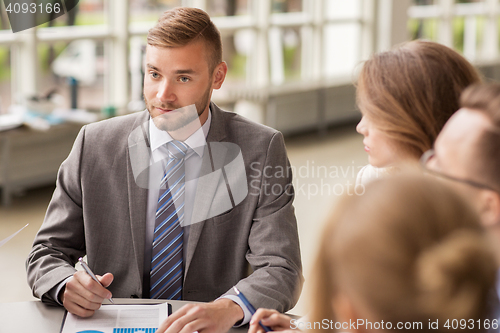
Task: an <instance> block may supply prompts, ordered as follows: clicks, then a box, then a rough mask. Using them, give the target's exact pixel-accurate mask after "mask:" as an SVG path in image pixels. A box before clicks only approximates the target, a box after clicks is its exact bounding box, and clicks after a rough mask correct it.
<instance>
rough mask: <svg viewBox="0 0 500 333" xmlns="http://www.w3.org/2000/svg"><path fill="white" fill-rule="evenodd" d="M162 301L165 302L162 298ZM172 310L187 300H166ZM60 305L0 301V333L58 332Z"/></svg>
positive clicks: (118, 300) (131, 301)
mask: <svg viewBox="0 0 500 333" xmlns="http://www.w3.org/2000/svg"><path fill="white" fill-rule="evenodd" d="M113 300H114V301H115V303H116V304H145V303H148V304H155V303H161V302H162V301H161V300H151V299H127V298H114V299H113ZM163 302H167V301H166V300H163ZM168 302H169V303H170V304H172V311H173V312H175V311H177V310H178V309H180V308H181V307H182V306H183V305H185V304H188V303H194V302H188V301H168ZM64 311H65V310H64V309H63V308H62V307H55V306H48V305H45V304H43V303H42V302H41V301H32V302H18V303H0V332H1V333H28V332H36V333H58V332H60V330H61V324H62V319H63V316H64ZM246 331H247V328H246V327H245V328H237V329H236V328H232V329H230V330H229V332H231V333H242V332H246Z"/></svg>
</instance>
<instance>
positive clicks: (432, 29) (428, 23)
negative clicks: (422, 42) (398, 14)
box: [408, 18, 438, 41]
mask: <svg viewBox="0 0 500 333" xmlns="http://www.w3.org/2000/svg"><path fill="white" fill-rule="evenodd" d="M437 26H438V24H437V20H436V19H433V18H432V19H410V20H408V29H409V30H410V36H411V38H412V39H420V38H423V39H429V40H434V41H435V40H436V39H437Z"/></svg>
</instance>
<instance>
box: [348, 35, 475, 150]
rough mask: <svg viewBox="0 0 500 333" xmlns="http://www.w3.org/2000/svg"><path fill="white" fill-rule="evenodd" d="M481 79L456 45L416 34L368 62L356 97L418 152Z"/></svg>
mask: <svg viewBox="0 0 500 333" xmlns="http://www.w3.org/2000/svg"><path fill="white" fill-rule="evenodd" d="M480 81H481V78H480V75H479V74H478V72H477V70H476V69H475V68H474V67H473V66H472V65H471V64H470V63H469V62H468V61H467V60H466V59H465V58H464V57H462V56H461V55H460V54H458V53H457V52H456V51H454V50H452V49H450V48H448V47H446V46H444V45H441V44H438V43H434V42H429V41H422V40H416V41H411V42H407V43H404V44H402V45H400V46H397V47H396V48H394V49H392V50H390V51H387V52H381V53H377V54H375V55H373V56H372V57H371V58H370V59H369V60H368V61H366V62H365V63H364V65H363V68H362V69H361V73H360V76H359V79H358V84H357V85H358V88H357V103H358V106H359V108H360V109H361V111H362V112H363V113H364V114H365V115H367V116H368V117H369V118H370V119H372V120H373V121H374V122H375V123H376V124H377V125H378V126H379V128H380V129H381V130H382V131H384V132H386V133H387V135H388V136H389V137H391V138H392V139H394V140H395V141H396V142H397V143H398V144H399V145H400V146H402V147H403V148H404V149H405V150H407V151H408V152H409V153H411V154H412V155H415V157H416V158H419V157H420V156H421V155H422V154H423V153H424V152H425V151H426V150H428V149H430V148H432V145H433V143H434V141H435V139H436V137H437V135H438V134H439V132H440V131H441V129H442V128H443V126H444V124H445V123H446V121H447V120H448V119H449V118H450V117H451V115H452V114H453V113H454V112H455V111H457V110H458V101H459V98H460V94H461V93H462V91H463V90H464V89H465V88H466V87H467V86H469V85H470V84H473V83H477V82H480Z"/></svg>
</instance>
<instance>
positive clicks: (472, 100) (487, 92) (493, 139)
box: [460, 83, 500, 191]
mask: <svg viewBox="0 0 500 333" xmlns="http://www.w3.org/2000/svg"><path fill="white" fill-rule="evenodd" d="M460 107H462V108H467V109H469V110H471V111H476V112H481V113H482V114H484V115H485V116H487V117H488V119H489V120H490V127H488V128H487V129H486V130H485V131H483V133H481V136H480V138H479V140H478V144H477V151H476V156H477V158H478V159H477V160H476V161H477V163H479V165H478V166H477V169H476V170H478V171H479V172H480V173H481V175H482V178H483V179H484V180H485V181H486V182H490V183H491V185H492V186H493V187H494V188H495V189H497V190H498V191H500V171H499V170H500V84H498V83H485V84H474V85H472V86H470V87H469V88H467V89H466V90H465V91H464V92H463V94H462V96H461V98H460Z"/></svg>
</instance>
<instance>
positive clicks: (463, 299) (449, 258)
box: [249, 175, 498, 333]
mask: <svg viewBox="0 0 500 333" xmlns="http://www.w3.org/2000/svg"><path fill="white" fill-rule="evenodd" d="M496 270H497V266H496V262H495V259H494V256H493V253H492V251H491V249H490V247H489V246H488V240H487V238H486V235H485V234H484V231H483V230H482V228H481V227H480V225H479V223H478V217H477V215H476V214H475V213H474V212H473V211H472V209H471V208H469V206H468V205H467V204H466V203H465V202H464V201H463V200H462V198H461V197H459V196H458V195H457V194H455V193H454V192H453V191H452V190H450V189H448V188H447V187H446V186H445V185H444V184H442V183H440V182H436V181H435V180H433V179H430V178H428V177H425V176H419V175H411V176H408V175H401V176H395V177H390V178H387V179H384V180H375V181H373V182H371V183H370V184H368V185H367V187H366V193H365V194H364V195H363V196H350V197H345V198H344V199H343V200H342V201H341V202H340V203H339V204H338V205H337V207H336V210H335V211H334V213H333V215H332V216H331V217H330V219H329V220H328V222H327V225H326V228H325V230H324V231H323V233H322V239H321V242H320V247H319V252H318V255H317V258H316V262H315V266H314V271H313V274H312V293H311V301H312V302H311V305H312V311H311V314H310V316H308V319H305V320H303V321H302V322H301V323H299V322H297V321H295V320H291V319H290V318H289V317H287V316H285V315H283V314H279V313H277V312H276V311H274V310H266V309H259V310H258V312H257V313H256V314H255V315H254V317H253V318H252V321H251V324H250V329H249V332H250V333H257V332H258V331H262V329H261V328H260V326H259V325H258V321H259V320H262V323H263V324H264V325H268V326H271V327H272V328H273V329H274V330H285V329H287V330H289V329H290V328H302V329H308V330H317V331H324V330H325V329H328V330H332V331H341V332H353V331H356V330H357V331H358V332H380V331H384V330H387V331H390V330H394V329H408V330H415V331H432V332H449V331H451V330H453V328H455V329H456V328H458V329H461V330H469V331H474V332H483V331H486V330H488V329H496V330H498V320H497V319H494V318H489V314H491V313H492V312H493V308H492V307H493V304H495V297H496V295H495V275H496ZM346 323H347V324H346ZM351 323H356V325H354V326H353V325H352V324H351ZM400 323H401V324H400ZM408 325H409V326H408ZM410 326H411V327H410Z"/></svg>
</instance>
